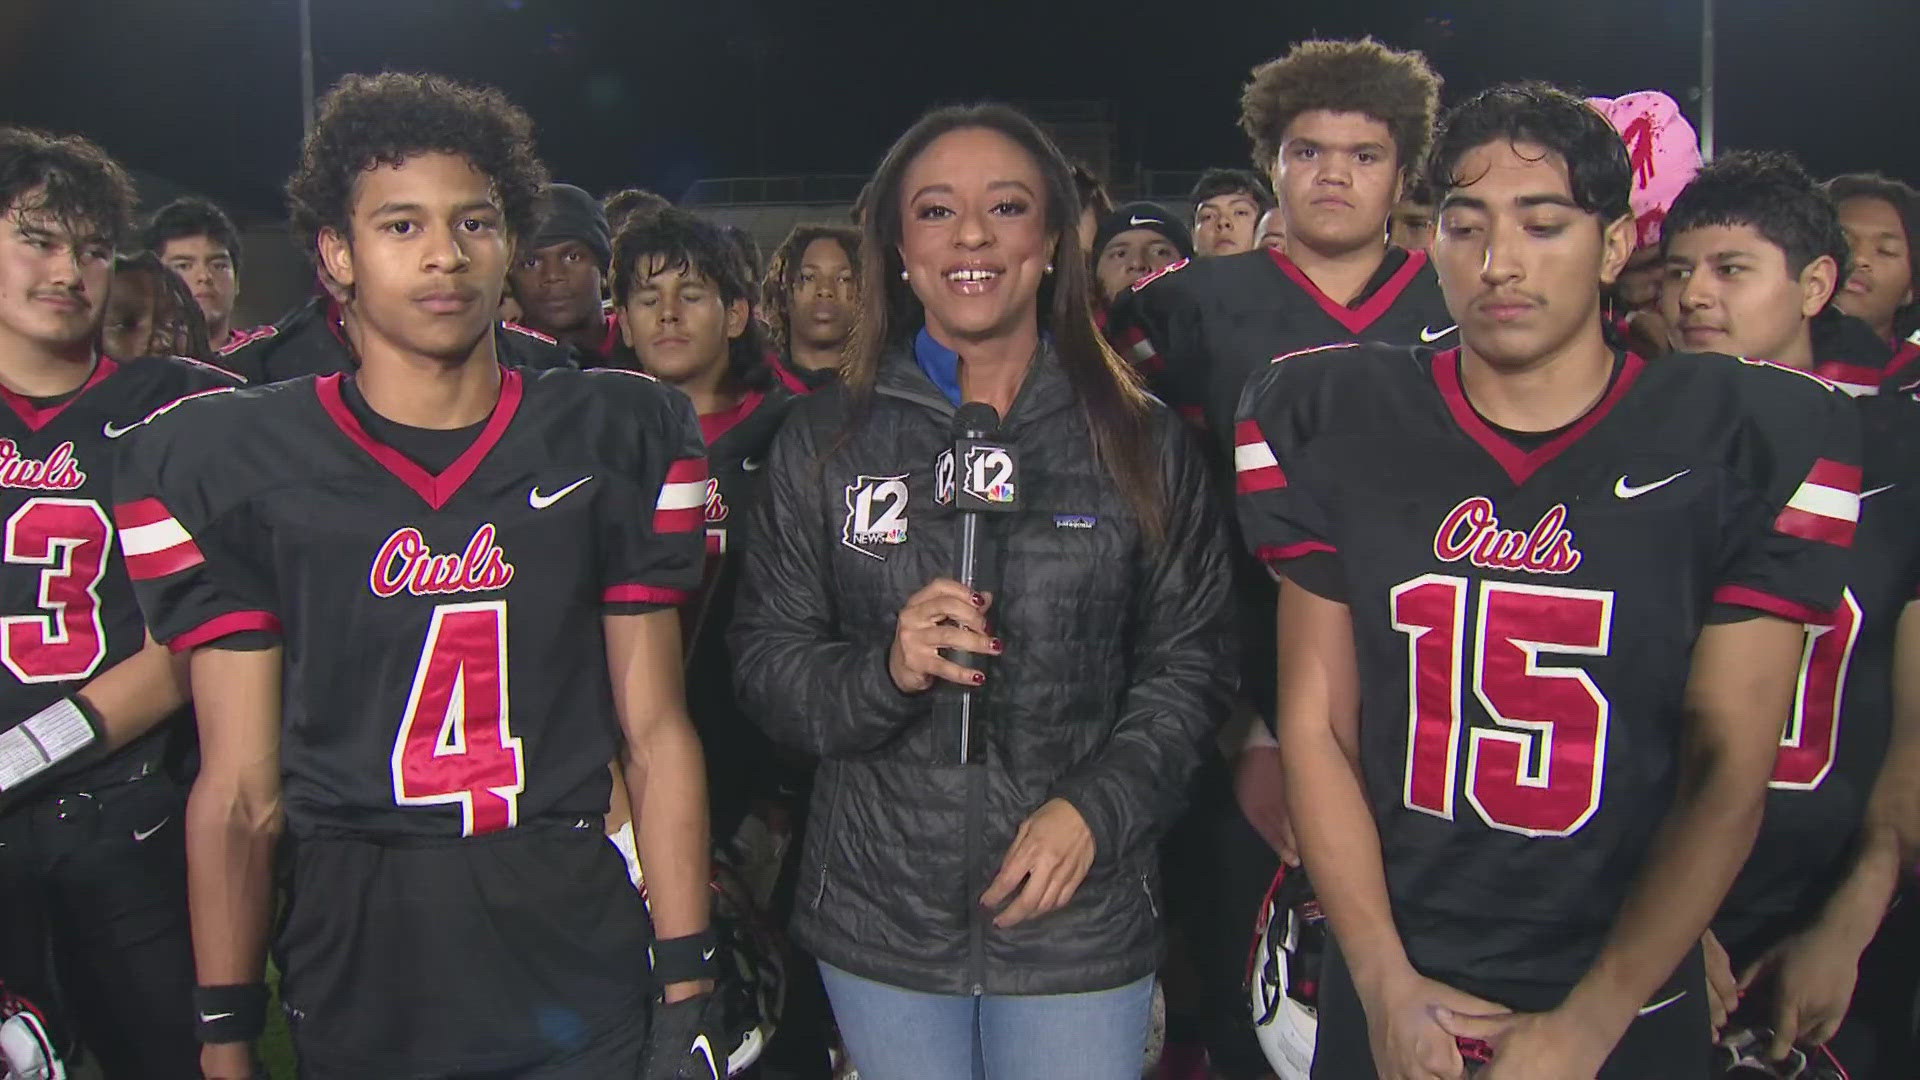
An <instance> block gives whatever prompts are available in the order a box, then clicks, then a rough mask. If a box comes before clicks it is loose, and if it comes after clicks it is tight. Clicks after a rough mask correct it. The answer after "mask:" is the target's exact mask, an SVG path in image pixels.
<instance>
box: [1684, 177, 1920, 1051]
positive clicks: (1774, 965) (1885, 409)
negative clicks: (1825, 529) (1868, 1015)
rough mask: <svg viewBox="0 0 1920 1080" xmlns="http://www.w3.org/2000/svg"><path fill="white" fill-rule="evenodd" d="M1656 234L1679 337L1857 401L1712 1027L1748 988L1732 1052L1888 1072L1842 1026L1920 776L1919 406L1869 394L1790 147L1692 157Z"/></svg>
mask: <svg viewBox="0 0 1920 1080" xmlns="http://www.w3.org/2000/svg"><path fill="white" fill-rule="evenodd" d="M1661 246H1662V248H1663V250H1664V257H1665V264H1666V267H1667V279H1666V284H1665V289H1664V293H1665V295H1664V298H1663V300H1662V303H1663V305H1664V307H1665V315H1666V318H1667V321H1668V323H1669V325H1671V326H1673V327H1674V328H1675V332H1676V337H1678V338H1679V339H1680V340H1678V341H1676V342H1675V346H1676V348H1680V349H1684V350H1690V351H1702V350H1711V351H1714V352H1723V353H1731V354H1733V355H1736V356H1753V357H1765V358H1767V359H1771V360H1775V361H1777V362H1779V363H1782V364H1786V365H1788V366H1791V367H1795V368H1799V369H1801V370H1803V371H1814V372H1817V373H1820V374H1822V375H1826V376H1828V377H1829V378H1830V379H1831V380H1833V381H1835V383H1836V385H1838V386H1840V387H1841V389H1843V390H1845V391H1846V392H1847V393H1849V394H1852V395H1855V396H1856V398H1857V406H1858V408H1859V409H1860V412H1861V422H1862V432H1863V436H1864V439H1865V442H1864V447H1863V452H1864V467H1865V468H1864V473H1863V476H1862V479H1861V484H1862V489H1861V490H1862V494H1863V495H1864V496H1866V497H1865V498H1863V499H1862V501H1861V504H1860V524H1859V529H1858V531H1857V532H1856V533H1855V534H1854V543H1853V550H1852V552H1851V554H1850V557H1849V568H1848V572H1847V577H1846V586H1847V589H1846V592H1845V594H1844V595H1843V596H1842V600H1841V604H1840V607H1839V608H1837V609H1836V611H1835V616H1834V619H1833V621H1832V622H1830V623H1826V624H1822V625H1816V626H1811V627H1809V628H1808V640H1807V646H1806V652H1805V655H1804V657H1803V659H1802V661H1801V673H1800V680H1799V682H1800V688H1799V698H1798V700H1797V702H1796V703H1795V708H1794V712H1793V716H1792V719H1791V721H1790V722H1789V724H1788V725H1787V727H1786V730H1785V731H1784V732H1783V734H1782V736H1781V740H1780V750H1779V754H1778V757H1777V759H1776V760H1775V763H1774V769H1773V776H1772V778H1771V780H1770V782H1769V784H1768V792H1767V812H1766V817H1765V819H1764V821H1763V822H1762V823H1761V828H1760V835H1759V837H1758V839H1757V840H1756V841H1755V842H1754V847H1753V854H1752V855H1751V856H1749V857H1748V859H1747V864H1746V866H1745V868H1744V869H1743V870H1742V872H1741V874H1740V876H1739V878H1737V879H1736V880H1735V882H1734V885H1733V887H1732V889H1731V890H1730V891H1729V892H1728V894H1727V899H1726V901H1725V902H1724V903H1723V904H1722V905H1721V908H1720V912H1719V915H1718V916H1717V917H1716V918H1715V920H1714V925H1713V930H1712V931H1711V932H1710V933H1709V934H1708V935H1707V938H1706V939H1705V942H1704V947H1705V955H1706V964H1707V974H1708V979H1709V984H1710V986H1711V987H1712V988H1713V991H1714V998H1713V1000H1714V1006H1715V1008H1714V1013H1715V1022H1716V1026H1718V1025H1719V1024H1720V1023H1721V1022H1722V1021H1723V1020H1724V1018H1725V1014H1726V1013H1729V1012H1733V1011H1735V1005H1736V999H1738V998H1739V997H1740V995H1741V994H1743V993H1745V992H1746V991H1752V992H1751V993H1748V994H1746V996H1745V999H1744V1001H1742V1002H1741V1004H1742V1005H1744V1006H1745V1007H1744V1008H1742V1009H1740V1010H1739V1013H1738V1015H1736V1016H1735V1018H1734V1023H1733V1030H1732V1031H1731V1032H1730V1033H1729V1034H1728V1036H1727V1038H1726V1039H1725V1040H1724V1041H1725V1043H1726V1044H1727V1045H1728V1046H1729V1051H1728V1056H1729V1058H1730V1059H1731V1058H1737V1057H1738V1056H1739V1048H1740V1047H1741V1046H1743V1045H1745V1043H1746V1042H1747V1041H1748V1040H1750V1039H1751V1038H1752V1036H1751V1032H1752V1031H1753V1030H1754V1029H1756V1028H1757V1029H1764V1030H1766V1031H1769V1032H1771V1033H1772V1036H1773V1037H1772V1038H1771V1039H1770V1040H1767V1042H1768V1045H1766V1047H1765V1049H1766V1050H1767V1051H1769V1056H1771V1057H1773V1058H1775V1059H1782V1058H1785V1057H1786V1056H1787V1054H1788V1053H1789V1052H1790V1051H1791V1049H1792V1047H1793V1045H1794V1043H1795V1041H1796V1040H1799V1041H1801V1042H1802V1043H1803V1044H1805V1046H1806V1047H1807V1048H1808V1050H1807V1051H1806V1052H1808V1053H1815V1054H1832V1055H1833V1058H1834V1060H1835V1061H1837V1062H1840V1063H1842V1065H1843V1067H1844V1068H1845V1070H1846V1073H1847V1074H1848V1075H1851V1076H1853V1077H1856V1078H1864V1077H1868V1076H1873V1075H1880V1074H1879V1073H1877V1072H1875V1071H1874V1070H1875V1069H1876V1068H1879V1069H1886V1068H1889V1067H1890V1066H1891V1065H1893V1064H1894V1062H1893V1061H1889V1060H1888V1059H1887V1058H1886V1057H1884V1056H1880V1055H1875V1054H1874V1053H1873V1049H1874V1044H1875V1041H1876V1040H1875V1039H1874V1038H1873V1035H1872V1033H1871V1032H1868V1031H1863V1030H1858V1024H1857V1022H1855V1021H1853V1020H1849V1021H1848V1027H1849V1030H1846V1031H1845V1033H1844V1035H1842V1036H1841V1037H1840V1038H1837V1039H1836V1038H1834V1035H1835V1033H1836V1032H1838V1031H1841V1021H1842V1020H1843V1019H1846V1018H1848V1012H1849V1010H1848V1005H1849V998H1851V997H1853V996H1854V985H1855V980H1856V973H1857V972H1859V971H1860V970H1862V963H1861V955H1862V953H1863V952H1865V950H1866V949H1867V946H1868V944H1869V942H1871V941H1872V940H1873V937H1874V934H1875V931H1876V930H1877V929H1878V928H1879V926H1880V924H1881V920H1882V917H1883V916H1885V915H1886V913H1887V908H1888V904H1889V901H1890V900H1891V899H1892V897H1893V895H1894V890H1895V888H1896V886H1897V885H1898V883H1899V880H1900V876H1901V868H1902V866H1903V865H1904V864H1905V862H1906V859H1905V858H1904V857H1903V845H1904V844H1906V843H1910V840H1907V841H1903V839H1902V834H1903V832H1906V833H1910V832H1911V831H1912V829H1913V825H1914V824H1916V822H1913V821H1911V820H1905V819H1906V818H1909V817H1910V816H1911V815H1910V812H1909V811H1905V809H1904V807H1903V805H1902V803H1903V802H1904V801H1905V800H1907V799H1909V798H1910V797H1911V795H1910V793H1911V792H1914V791H1920V769H1917V768H1916V760H1915V758H1916V750H1920V730H1914V729H1915V727H1916V725H1915V724H1914V723H1913V719H1914V718H1913V716H1912V715H1911V714H1912V712H1913V710H1911V709H1908V710H1905V711H1904V714H1903V712H1902V711H1900V710H1896V709H1895V707H1894V694H1893V686H1894V682H1895V675H1894V672H1895V669H1896V666H1900V667H1905V666H1908V665H1916V664H1920V655H1914V650H1913V649H1911V648H1907V649H1904V650H1900V651H1896V642H1902V641H1905V642H1909V643H1910V644H1911V643H1913V642H1915V641H1916V640H1920V639H1916V638H1915V637H1914V635H1915V633H1916V632H1920V618H1916V619H1914V620H1909V619H1908V612H1909V611H1920V608H1916V607H1915V606H1914V605H1913V604H1912V601H1913V600H1914V599H1915V596H1916V592H1917V591H1920V407H1917V406H1916V405H1915V404H1914V401H1913V399H1912V398H1911V397H1910V396H1908V395H1905V394H1897V393H1889V394H1886V395H1884V396H1878V397H1876V396H1874V395H1875V391H1876V388H1877V387H1878V383H1879V378H1880V374H1881V369H1882V368H1883V366H1884V363H1885V360H1886V359H1887V357H1888V356H1889V355H1890V354H1889V351H1888V349H1887V347H1886V343H1885V342H1884V341H1882V340H1881V339H1880V336H1879V335H1878V334H1876V333H1875V332H1874V330H1873V328H1872V327H1870V326H1868V325H1867V324H1866V323H1864V322H1862V321H1860V320H1859V319H1856V318H1853V317H1852V316H1849V315H1843V314H1841V313H1840V312H1839V311H1838V310H1836V309H1834V308H1833V306H1832V301H1833V299H1834V295H1835V291H1836V287H1837V285H1838V284H1839V282H1841V281H1843V280H1845V279H1846V273H1847V263H1848V259H1849V252H1848V246H1847V238H1846V236H1845V234H1844V233H1842V231H1841V228H1840V219H1839V216H1838V214H1837V213H1836V212H1835V210H1834V206H1833V203H1832V202H1831V201H1830V200H1829V199H1828V198H1827V197H1826V195H1825V194H1824V193H1823V192H1821V191H1820V190H1819V189H1818V188H1817V187H1815V186H1814V183H1813V180H1812V178H1811V177H1809V176H1808V175H1807V174H1806V172H1805V171H1804V170H1803V169H1801V168H1800V166H1799V165H1798V164H1797V163H1796V162H1795V161H1793V159H1792V158H1790V157H1786V156H1785V155H1780V154H1754V153H1740V152H1737V153H1733V154H1728V155H1724V156H1722V157H1721V158H1720V159H1719V160H1717V161H1715V162H1714V163H1713V164H1711V165H1708V166H1706V167H1705V168H1703V169H1702V170H1701V171H1700V173H1699V175H1698V176H1696V177H1695V178H1694V180H1693V182H1692V183H1691V184H1689V185H1688V186H1687V188H1686V189H1685V190H1684V191H1682V192H1681V193H1680V195H1679V197H1678V198H1676V199H1675V200H1674V203H1673V208H1672V210H1671V211H1670V212H1669V213H1668V216H1667V219H1666V222H1665V224H1664V226H1663V228H1662V234H1661ZM1867 970H1868V971H1869V972H1871V971H1873V970H1876V968H1875V967H1874V966H1872V965H1869V966H1868V967H1867ZM1871 983H1872V980H1871V979H1869V980H1868V982H1866V983H1863V984H1862V985H1861V987H1860V993H1861V995H1862V996H1863V998H1864V997H1866V996H1879V997H1883V998H1891V999H1893V1000H1895V1001H1900V1000H1904V1001H1907V1002H1910V1001H1911V1000H1912V994H1913V978H1912V976H1911V974H1909V975H1908V977H1907V978H1905V979H1904V980H1900V982H1899V983H1898V984H1896V985H1892V986H1887V985H1871ZM1886 1034H1892V1033H1886ZM1830 1041H1831V1046H1830V1047H1827V1048H1825V1049H1823V1050H1818V1051H1816V1050H1814V1049H1813V1048H1814V1047H1816V1046H1820V1045H1821V1044H1827V1043H1829V1042H1830ZM1876 1058H1878V1060H1876ZM1888 1075H1891V1073H1889V1074H1888Z"/></svg>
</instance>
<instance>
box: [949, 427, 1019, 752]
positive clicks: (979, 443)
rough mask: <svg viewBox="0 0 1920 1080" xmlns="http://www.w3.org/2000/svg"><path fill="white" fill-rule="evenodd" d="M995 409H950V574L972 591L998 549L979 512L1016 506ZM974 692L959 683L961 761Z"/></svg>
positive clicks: (969, 736) (968, 662)
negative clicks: (953, 540) (954, 544)
mask: <svg viewBox="0 0 1920 1080" xmlns="http://www.w3.org/2000/svg"><path fill="white" fill-rule="evenodd" d="M999 431H1000V414H999V413H998V412H996V411H994V408H993V406H991V405H988V404H986V403H985V402H980V401H969V402H967V403H966V404H965V405H962V406H960V408H959V410H958V411H957V412H955V413H954V415H953V478H954V483H953V506H954V509H955V510H957V511H959V514H960V552H959V559H958V563H959V565H958V566H957V567H955V577H956V578H958V580H959V582H960V584H962V585H965V586H966V587H967V588H969V589H973V590H975V591H992V590H991V589H990V588H989V587H988V586H989V581H988V579H989V577H990V576H992V575H991V572H990V570H989V569H988V568H989V567H991V566H993V565H994V564H995V562H996V561H997V555H998V552H997V550H996V545H995V543H994V540H993V537H992V536H991V534H990V533H988V532H986V531H985V530H983V529H982V528H981V524H982V522H981V515H983V514H1004V513H1011V512H1012V511H1014V510H1015V509H1018V507H1019V492H1020V486H1019V480H1018V472H1019V461H1018V458H1017V457H1016V455H1015V454H1014V450H1013V447H1011V446H1008V445H1005V444H1004V443H1002V442H1001V441H999V438H998V433H999ZM948 651H949V653H950V655H949V656H948V659H950V660H952V661H954V662H955V663H957V664H962V665H965V666H967V667H972V668H975V669H980V668H982V667H983V666H984V665H985V663H986V661H987V659H988V658H987V657H985V656H981V655H978V654H975V653H969V652H961V651H960V650H957V649H954V650H948ZM974 703H975V693H974V688H972V687H961V688H960V705H959V721H960V763H961V764H962V765H965V764H966V763H967V761H968V759H969V758H970V757H971V755H972V750H973V720H974Z"/></svg>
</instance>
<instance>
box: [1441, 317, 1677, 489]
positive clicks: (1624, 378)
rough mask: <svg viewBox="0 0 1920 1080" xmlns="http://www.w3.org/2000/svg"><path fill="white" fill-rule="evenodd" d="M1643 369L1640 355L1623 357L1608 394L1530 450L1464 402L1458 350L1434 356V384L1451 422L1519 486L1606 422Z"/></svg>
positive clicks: (1464, 392)
mask: <svg viewBox="0 0 1920 1080" xmlns="http://www.w3.org/2000/svg"><path fill="white" fill-rule="evenodd" d="M1646 366H1647V365H1646V361H1644V360H1642V359H1640V357H1639V356H1637V355H1635V354H1634V353H1628V354H1626V359H1625V361H1624V362H1623V363H1622V364H1621V367H1620V373H1619V375H1618V376H1616V377H1615V378H1614V380H1613V385H1612V386H1610V387H1608V388H1607V392H1606V393H1605V394H1604V395H1602V396H1601V398H1600V400H1599V401H1598V402H1596V403H1595V404H1594V406H1593V408H1591V409H1588V410H1587V411H1586V414H1585V415H1583V416H1581V417H1580V419H1578V420H1575V421H1574V422H1573V423H1571V424H1569V425H1567V427H1566V428H1565V429H1564V430H1562V431H1561V432H1560V434H1558V435H1556V436H1554V437H1553V438H1552V439H1549V440H1548V441H1547V442H1545V443H1542V444H1541V445H1539V446H1537V447H1534V448H1533V449H1531V450H1523V449H1521V448H1520V447H1518V446H1515V445H1514V444H1513V442H1512V441H1511V440H1509V439H1507V438H1506V437H1505V436H1503V435H1501V434H1500V432H1499V431H1497V430H1495V429H1494V426H1493V425H1492V424H1491V423H1489V422H1488V421H1487V418H1486V417H1484V416H1481V415H1480V412H1479V410H1478V409H1475V408H1474V407H1473V402H1471V401H1468V400H1467V391H1466V387H1465V386H1464V385H1462V384H1461V381H1460V350H1459V349H1448V350H1447V351H1445V352H1442V353H1436V354H1435V355H1434V358H1433V381H1434V384H1435V385H1436V386H1437V387H1439V390H1440V397H1441V399H1442V400H1443V401H1445V402H1446V403H1447V411H1448V412H1450V413H1452V414H1453V422H1454V423H1455V424H1458V425H1459V426H1460V429H1461V430H1462V431H1464V432H1466V434H1467V436H1468V437H1469V438H1471V439H1472V440H1473V441H1474V442H1476V443H1479V444H1480V448H1481V449H1482V450H1484V451H1486V452H1487V456H1489V457H1491V458H1493V460H1494V461H1495V462H1496V463H1497V464H1498V465H1499V466H1500V468H1501V469H1502V470H1503V471H1504V472H1505V473H1506V474H1507V479H1509V480H1512V481H1513V483H1514V486H1516V487H1518V486H1519V485H1521V484H1524V483H1526V482H1527V480H1528V479H1529V478H1530V477H1532V476H1533V474H1534V473H1536V472H1539V471H1540V470H1541V469H1542V468H1544V467H1545V466H1546V464H1547V463H1548V462H1550V461H1552V460H1553V459H1554V458H1556V457H1559V456H1560V454H1561V453H1562V452H1563V451H1565V450H1566V449H1567V448H1568V447H1570V446H1572V445H1573V444H1574V443H1576V442H1578V441H1580V437H1581V436H1583V435H1585V434H1586V433H1587V432H1589V431H1592V430H1593V427H1594V425H1596V424H1598V423H1599V422H1600V421H1602V420H1604V419H1606V416H1607V414H1608V413H1610V412H1612V411H1613V407H1614V406H1615V405H1618V404H1619V403H1620V399H1621V398H1623V397H1625V396H1626V395H1627V391H1628V390H1629V389H1631V388H1632V387H1633V384H1634V382H1635V380H1637V379H1638V378H1639V377H1640V372H1641V371H1642V370H1644V369H1645V368H1646Z"/></svg>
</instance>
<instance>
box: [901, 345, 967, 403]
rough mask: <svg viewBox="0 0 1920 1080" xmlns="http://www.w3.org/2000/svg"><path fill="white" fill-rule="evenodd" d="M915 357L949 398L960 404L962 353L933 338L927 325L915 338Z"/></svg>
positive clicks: (922, 369) (928, 375)
mask: <svg viewBox="0 0 1920 1080" xmlns="http://www.w3.org/2000/svg"><path fill="white" fill-rule="evenodd" d="M913 358H914V360H915V361H916V362H918V363H919V365H920V370H921V371H924V372H926V373H927V378H929V379H931V380H933V385H934V386H936V387H938V388H939V390H940V392H941V393H942V394H945V395H946V396H947V400H948V401H951V402H953V403H954V405H956V406H958V405H959V404H960V354H959V353H957V352H954V351H953V350H952V349H949V348H947V347H946V346H945V345H942V344H940V343H939V342H938V341H935V340H934V339H933V335H932V334H930V333H928V332H927V328H926V327H924V326H923V327H921V328H920V333H919V334H917V335H915V337H914V339H913Z"/></svg>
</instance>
